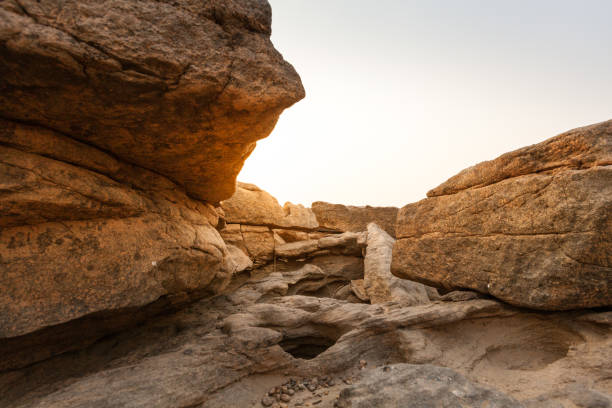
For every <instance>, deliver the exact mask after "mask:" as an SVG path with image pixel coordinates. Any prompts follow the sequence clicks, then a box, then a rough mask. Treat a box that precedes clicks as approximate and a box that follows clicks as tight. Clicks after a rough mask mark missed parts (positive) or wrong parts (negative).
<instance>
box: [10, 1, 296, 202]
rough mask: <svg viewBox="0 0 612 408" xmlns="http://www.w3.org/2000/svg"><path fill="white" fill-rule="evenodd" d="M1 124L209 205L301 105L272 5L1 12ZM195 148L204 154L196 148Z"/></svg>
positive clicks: (144, 4)
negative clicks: (79, 148) (85, 149)
mask: <svg viewBox="0 0 612 408" xmlns="http://www.w3.org/2000/svg"><path fill="white" fill-rule="evenodd" d="M0 21H1V22H2V28H1V30H0V67H1V68H0V90H1V92H0V117H2V118H6V119H9V120H11V121H16V122H22V123H28V124H32V125H37V126H41V127H43V128H45V129H53V130H55V131H57V132H58V133H59V134H62V135H67V136H68V137H70V138H71V139H75V140H80V141H83V142H85V143H86V144H87V145H90V146H93V147H96V148H99V149H101V150H103V151H110V152H112V153H113V155H114V156H115V157H117V158H119V159H120V160H121V161H124V162H129V163H132V164H136V165H138V166H140V167H143V168H146V169H149V170H154V171H155V172H157V173H160V174H163V175H165V176H167V177H168V178H169V179H170V180H173V181H174V182H176V183H178V184H179V185H181V186H184V187H185V188H186V190H187V191H188V193H189V194H190V195H191V196H193V197H195V198H198V199H201V200H207V201H210V202H216V201H220V200H223V199H226V198H229V197H230V196H231V195H232V193H233V192H234V188H235V178H236V175H237V173H238V171H239V170H240V168H241V167H242V163H243V162H244V160H245V159H246V157H247V156H248V155H249V153H250V152H251V151H252V150H253V148H254V147H255V141H256V140H258V139H261V138H263V137H266V136H267V135H268V134H269V133H270V131H271V130H272V128H273V127H274V125H275V123H276V121H277V119H278V116H279V114H280V113H281V112H282V111H283V109H285V108H286V107H288V106H290V105H291V104H293V103H294V102H296V101H297V100H299V99H301V98H303V96H304V90H303V88H302V85H301V82H300V79H299V77H298V75H297V74H296V72H295V70H294V69H293V68H292V67H291V65H289V64H288V63H287V62H285V61H284V60H283V59H282V56H281V55H280V54H279V53H278V52H277V51H276V50H275V49H274V47H273V46H272V43H271V42H270V38H269V37H270V31H271V30H270V22H271V10H270V6H269V5H268V4H267V2H265V1H248V0H232V1H229V0H228V1H223V2H205V3H198V2H193V1H189V0H181V1H176V2H172V3H167V2H159V1H152V0H151V1H130V0H105V1H102V2H100V1H85V2H84V1H74V0H71V1H68V2H62V3H57V2H54V1H33V0H19V2H16V1H12V0H11V1H5V2H3V3H2V5H0ZM194 146H197V148H194Z"/></svg>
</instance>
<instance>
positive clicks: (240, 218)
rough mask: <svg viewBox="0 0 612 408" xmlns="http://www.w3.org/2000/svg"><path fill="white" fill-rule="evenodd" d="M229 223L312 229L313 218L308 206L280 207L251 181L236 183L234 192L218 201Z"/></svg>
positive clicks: (289, 204) (314, 227)
mask: <svg viewBox="0 0 612 408" xmlns="http://www.w3.org/2000/svg"><path fill="white" fill-rule="evenodd" d="M221 208H222V209H223V211H224V214H225V219H226V221H227V222H228V223H231V224H243V225H258V226H267V227H272V228H283V229H293V230H298V231H299V230H305V231H308V230H316V229H317V227H318V226H319V224H318V222H317V218H316V217H315V215H314V214H313V213H312V211H311V210H310V209H309V208H304V206H302V205H299V204H297V205H296V204H292V203H285V205H284V207H281V206H280V205H279V204H278V201H276V198H274V197H272V196H271V195H270V194H269V193H267V192H265V191H263V190H261V189H260V188H259V187H257V186H255V185H253V184H247V183H240V182H239V183H238V184H237V185H236V192H235V193H234V195H233V196H232V197H231V198H229V199H227V200H225V201H223V202H221Z"/></svg>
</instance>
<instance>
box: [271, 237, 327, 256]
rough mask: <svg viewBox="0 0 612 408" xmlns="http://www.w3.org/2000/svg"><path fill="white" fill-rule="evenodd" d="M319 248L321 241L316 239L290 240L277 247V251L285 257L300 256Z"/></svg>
mask: <svg viewBox="0 0 612 408" xmlns="http://www.w3.org/2000/svg"><path fill="white" fill-rule="evenodd" d="M318 250H319V243H318V241H315V240H308V241H297V242H290V243H288V244H285V245H282V246H280V247H278V248H275V253H276V255H277V256H279V257H283V258H300V257H304V256H307V255H310V254H312V253H313V252H315V251H318Z"/></svg>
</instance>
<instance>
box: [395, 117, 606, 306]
mask: <svg viewBox="0 0 612 408" xmlns="http://www.w3.org/2000/svg"><path fill="white" fill-rule="evenodd" d="M611 165H612V121H608V122H603V123H600V124H596V125H592V126H588V127H584V128H580V129H575V130H572V131H569V132H567V133H564V134H561V135H559V136H556V137H554V138H552V139H549V140H546V141H544V142H542V143H539V144H536V145H533V146H529V147H526V148H523V149H519V150H517V151H515V152H511V153H507V154H505V155H503V156H500V157H499V158H497V159H495V160H492V161H488V162H484V163H481V164H478V165H476V166H474V167H471V168H469V169H467V170H464V171H463V172H461V173H460V174H459V175H457V176H455V177H453V178H451V179H450V180H449V181H447V182H446V183H444V184H442V185H441V186H440V187H438V188H435V189H433V190H432V191H430V192H429V196H430V197H429V198H427V199H424V200H422V201H419V202H417V203H414V204H409V205H407V206H405V207H404V208H402V209H401V210H400V212H399V214H398V219H397V236H398V241H397V243H396V245H395V247H394V251H393V263H392V272H393V273H394V274H395V275H397V276H399V277H403V278H407V279H413V280H419V281H421V282H424V283H428V284H433V285H436V286H442V287H445V288H449V289H450V288H470V289H475V290H477V291H479V292H482V293H488V294H491V295H493V296H495V297H498V298H500V299H502V300H504V301H507V302H509V303H512V304H514V305H519V306H525V307H529V308H535V309H545V310H565V309H576V308H588V307H598V306H608V305H612V279H611V277H612V166H611Z"/></svg>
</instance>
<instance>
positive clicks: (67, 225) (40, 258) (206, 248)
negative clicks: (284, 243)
mask: <svg viewBox="0 0 612 408" xmlns="http://www.w3.org/2000/svg"><path fill="white" fill-rule="evenodd" d="M19 127H20V126H16V127H15V129H17V128H19ZM5 131H6V129H5ZM20 131H28V132H29V131H31V129H30V128H28V129H27V130H23V129H21V130H20ZM47 133H50V132H47ZM38 136H39V139H38V140H42V142H41V145H43V144H44V143H47V142H48V143H52V141H53V140H54V139H51V140H50V141H49V140H43V136H42V134H39V135H38ZM54 136H57V135H55V134H54ZM70 144H71V145H72V146H74V148H75V149H78V148H80V147H81V144H80V143H78V142H70ZM36 149H38V154H33V153H27V152H25V151H23V150H18V149H13V148H10V147H0V181H1V183H2V193H0V208H1V209H2V214H3V215H2V221H1V223H2V225H3V228H2V230H0V256H1V258H2V264H1V265H0V267H1V272H2V275H1V276H2V289H3V290H2V291H0V338H5V337H15V336H21V335H24V334H27V333H31V332H34V331H36V330H38V329H42V328H44V327H46V326H50V325H56V324H60V323H64V322H67V321H69V320H72V319H76V318H78V317H81V316H84V315H87V314H90V313H94V312H100V311H112V310H115V309H116V310H119V309H124V308H129V307H132V308H133V307H139V306H143V305H146V304H148V303H151V302H153V301H155V300H156V299H158V298H160V297H161V296H166V295H169V294H173V293H174V294H178V293H181V292H189V291H196V290H201V289H206V288H210V290H212V291H215V290H218V289H220V288H222V286H223V285H224V284H225V283H227V280H228V279H229V277H230V275H231V272H232V270H233V269H234V266H233V265H232V264H231V262H230V260H229V257H228V252H227V249H226V247H225V244H224V242H223V241H222V239H221V237H220V236H219V234H218V233H217V231H216V230H215V228H214V227H213V226H212V225H211V222H212V223H214V222H215V219H216V213H215V212H214V210H212V208H211V207H208V206H206V205H204V204H202V203H199V202H196V201H194V200H192V199H190V198H188V197H187V196H186V195H185V194H184V193H181V192H180V190H178V189H176V186H174V185H173V184H172V183H171V182H169V181H168V180H165V179H164V178H163V177H161V176H157V175H154V174H147V173H145V172H144V170H142V169H133V168H131V167H130V166H127V165H119V164H117V165H118V166H119V167H120V168H121V169H122V172H123V177H124V179H126V178H127V177H128V176H129V174H130V173H136V174H137V176H140V177H143V176H146V177H147V178H148V179H149V181H150V183H149V185H148V188H150V189H151V190H149V191H143V190H137V189H134V188H131V187H130V186H129V184H128V183H121V182H118V181H115V180H113V179H111V178H109V177H107V176H104V175H102V174H100V173H98V172H94V171H91V170H88V169H87V168H85V167H80V166H75V165H73V164H71V163H68V162H66V161H60V160H56V159H54V158H50V157H46V155H43V153H44V151H43V150H42V149H44V147H42V148H40V149H39V148H38V147H36ZM87 149H90V148H89V147H87V146H83V151H85V152H86V151H87ZM66 154H68V153H66ZM49 156H53V151H51V152H50V153H49ZM97 157H99V158H100V159H101V160H100V161H102V160H105V159H107V158H109V156H108V155H105V154H104V153H102V152H98V155H97ZM95 158H96V156H94V159H95ZM82 160H83V161H86V160H87V159H82ZM107 163H111V164H113V163H114V162H113V161H112V160H110V159H108V160H107ZM115 164H116V163H115ZM155 183H156V186H155V185H153V184H155ZM215 288H216V289H215Z"/></svg>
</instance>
